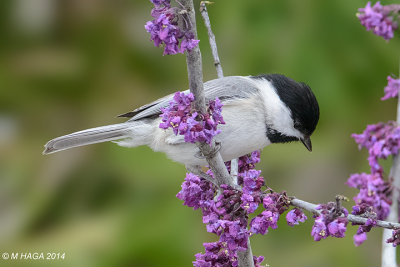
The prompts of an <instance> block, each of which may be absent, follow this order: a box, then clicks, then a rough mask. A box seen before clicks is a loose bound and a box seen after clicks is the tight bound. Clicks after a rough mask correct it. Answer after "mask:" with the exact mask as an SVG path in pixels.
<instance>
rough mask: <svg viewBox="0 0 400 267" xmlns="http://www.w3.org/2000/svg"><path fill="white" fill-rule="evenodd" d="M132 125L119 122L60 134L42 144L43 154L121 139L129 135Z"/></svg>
mask: <svg viewBox="0 0 400 267" xmlns="http://www.w3.org/2000/svg"><path fill="white" fill-rule="evenodd" d="M132 127H133V124H132V123H119V124H113V125H107V126H102V127H97V128H92V129H87V130H83V131H80V132H76V133H72V134H68V135H64V136H60V137H57V138H55V139H53V140H50V141H49V142H48V143H47V144H46V145H45V146H44V147H45V149H44V151H43V154H51V153H55V152H58V151H61V150H65V149H69V148H73V147H78V146H85V145H90V144H96V143H102V142H106V141H115V140H121V139H124V138H127V137H129V136H130V135H131V134H130V133H131V130H132Z"/></svg>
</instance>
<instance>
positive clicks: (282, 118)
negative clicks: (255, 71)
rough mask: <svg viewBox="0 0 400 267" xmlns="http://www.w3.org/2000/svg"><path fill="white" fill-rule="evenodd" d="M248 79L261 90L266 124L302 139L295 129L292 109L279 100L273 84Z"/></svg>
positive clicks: (261, 80)
mask: <svg viewBox="0 0 400 267" xmlns="http://www.w3.org/2000/svg"><path fill="white" fill-rule="evenodd" d="M247 79H249V80H250V81H251V82H253V83H254V84H255V85H256V86H257V87H258V88H259V89H260V93H261V96H262V98H263V100H264V107H265V114H266V123H267V124H268V125H271V126H272V127H273V128H274V129H275V130H277V131H278V132H280V133H282V134H284V135H287V136H295V137H298V138H300V137H302V136H303V135H302V134H301V133H300V131H299V130H297V129H295V128H294V123H293V119H292V116H291V111H290V109H289V108H288V107H287V106H286V105H285V103H283V102H282V100H281V99H280V98H279V95H278V94H277V92H276V90H275V88H274V86H273V85H272V83H271V82H269V81H267V80H265V79H260V80H254V79H251V78H247Z"/></svg>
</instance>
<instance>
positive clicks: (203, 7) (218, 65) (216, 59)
mask: <svg viewBox="0 0 400 267" xmlns="http://www.w3.org/2000/svg"><path fill="white" fill-rule="evenodd" d="M206 2H207V1H201V2H200V13H201V16H202V17H203V20H204V25H205V26H206V28H207V32H208V40H209V41H210V47H211V52H212V55H213V58H214V65H215V68H216V69H217V75H218V78H222V77H224V72H223V71H222V66H221V61H220V60H219V56H218V49H217V43H216V41H215V35H214V33H213V31H212V30H211V22H210V18H209V16H208V12H207V7H206V4H207V3H206Z"/></svg>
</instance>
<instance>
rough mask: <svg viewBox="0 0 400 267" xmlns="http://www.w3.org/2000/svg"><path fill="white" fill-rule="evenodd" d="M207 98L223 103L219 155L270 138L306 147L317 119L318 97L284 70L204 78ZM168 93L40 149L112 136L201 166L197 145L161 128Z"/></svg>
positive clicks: (227, 157)
mask: <svg viewBox="0 0 400 267" xmlns="http://www.w3.org/2000/svg"><path fill="white" fill-rule="evenodd" d="M204 91H205V97H206V102H208V101H210V100H214V99H215V98H216V97H218V98H219V99H220V100H221V102H222V103H223V107H222V115H223V118H224V121H225V123H226V124H224V125H219V126H218V129H220V130H221V133H220V134H218V135H217V136H215V137H214V139H215V141H216V142H219V143H220V153H221V156H222V159H223V160H224V161H229V160H232V159H234V158H237V157H240V156H242V155H245V154H248V153H250V152H252V151H254V150H257V149H262V148H263V147H265V146H267V145H269V144H271V143H287V142H291V141H301V142H302V143H303V144H304V145H305V147H306V148H307V149H308V150H309V151H311V149H312V147H311V139H310V136H311V134H312V133H313V132H314V130H315V127H316V126H317V123H318V119H319V106H318V102H317V100H316V98H315V96H314V94H313V92H312V91H311V89H310V87H309V86H307V85H306V84H305V83H298V82H296V81H294V80H292V79H290V78H288V77H285V76H284V75H280V74H267V75H259V76H246V77H245V76H231V77H224V78H220V79H215V80H211V81H208V82H206V83H204ZM187 92H188V91H186V92H185V93H187ZM172 98H173V94H171V95H168V96H165V97H163V98H160V99H158V100H156V101H154V102H152V103H150V104H147V105H144V106H142V107H140V108H138V109H135V110H133V111H131V112H128V113H126V114H122V115H120V117H129V118H131V119H129V120H128V121H126V122H124V123H118V124H113V125H108V126H102V127H97V128H92V129H88V130H83V131H80V132H76V133H72V134H69V135H64V136H61V137H58V138H55V139H53V140H51V141H49V142H48V143H47V144H46V145H45V150H44V151H43V154H50V153H54V152H57V151H61V150H65V149H68V148H72V147H78V146H84V145H89V144H95V143H101V142H105V141H114V142H116V143H117V144H119V145H120V146H124V147H136V146H141V145H148V146H149V147H150V148H151V149H153V150H154V151H162V152H165V153H166V154H167V155H168V157H169V158H171V159H172V160H174V161H177V162H181V163H183V164H185V165H186V166H195V165H200V166H205V165H207V162H206V160H205V159H204V158H201V157H199V156H198V155H199V148H198V147H197V146H196V145H195V144H192V143H186V142H185V141H184V137H183V136H182V135H178V136H176V135H175V134H174V133H173V131H172V130H171V129H167V130H164V129H160V128H159V124H160V122H161V118H160V114H161V108H163V107H167V106H168V105H169V102H170V101H171V100H172Z"/></svg>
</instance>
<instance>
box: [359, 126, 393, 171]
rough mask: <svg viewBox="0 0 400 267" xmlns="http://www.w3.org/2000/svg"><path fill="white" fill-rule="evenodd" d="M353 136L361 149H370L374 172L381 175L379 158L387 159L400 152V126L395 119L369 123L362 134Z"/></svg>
mask: <svg viewBox="0 0 400 267" xmlns="http://www.w3.org/2000/svg"><path fill="white" fill-rule="evenodd" d="M352 137H353V138H354V140H355V141H356V143H357V144H358V146H359V148H360V149H361V148H363V147H364V148H366V149H368V152H369V157H368V161H369V165H370V166H371V173H372V174H380V175H381V174H382V172H383V169H382V166H381V165H380V164H379V161H378V160H379V159H386V158H387V157H388V156H390V155H397V153H398V152H399V148H400V128H399V127H398V126H397V124H396V123H395V122H393V121H391V122H388V123H386V124H385V123H378V124H373V125H368V126H367V128H366V129H365V131H364V132H363V133H362V134H353V135H352Z"/></svg>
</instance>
